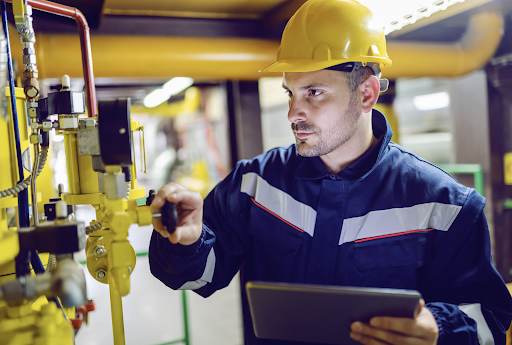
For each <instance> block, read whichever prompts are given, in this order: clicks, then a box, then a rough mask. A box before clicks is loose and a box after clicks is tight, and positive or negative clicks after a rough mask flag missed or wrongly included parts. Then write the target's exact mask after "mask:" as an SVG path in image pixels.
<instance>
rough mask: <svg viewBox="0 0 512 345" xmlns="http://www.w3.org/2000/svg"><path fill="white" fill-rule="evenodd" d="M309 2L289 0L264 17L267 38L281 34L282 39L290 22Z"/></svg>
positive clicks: (264, 29)
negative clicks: (300, 8) (284, 30)
mask: <svg viewBox="0 0 512 345" xmlns="http://www.w3.org/2000/svg"><path fill="white" fill-rule="evenodd" d="M306 1H307V0H288V1H286V2H283V3H282V4H280V5H278V6H277V7H276V8H273V9H272V10H270V11H268V12H267V13H265V14H264V15H263V25H262V27H263V31H264V32H265V33H267V36H274V35H276V34H279V36H278V37H281V33H282V30H283V29H284V27H285V25H286V23H287V22H288V20H289V19H290V18H291V17H292V16H293V14H294V13H295V12H296V11H297V10H298V9H299V7H301V6H302V5H303V4H304V3H305V2H306ZM276 31H278V32H276Z"/></svg>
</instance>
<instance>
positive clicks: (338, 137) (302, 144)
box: [292, 97, 361, 157]
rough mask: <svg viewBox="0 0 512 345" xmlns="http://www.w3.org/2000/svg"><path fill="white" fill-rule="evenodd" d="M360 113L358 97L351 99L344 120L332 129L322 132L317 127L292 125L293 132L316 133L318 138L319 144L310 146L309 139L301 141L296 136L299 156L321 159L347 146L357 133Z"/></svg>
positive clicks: (304, 124) (300, 124)
mask: <svg viewBox="0 0 512 345" xmlns="http://www.w3.org/2000/svg"><path fill="white" fill-rule="evenodd" d="M360 113H361V111H360V110H359V107H358V104H357V99H356V97H350V101H349V105H348V107H347V110H346V111H345V114H344V116H343V120H342V121H339V122H337V123H336V125H335V126H333V127H332V128H328V129H327V130H324V131H322V130H321V129H320V128H318V127H317V126H315V125H308V124H306V123H304V122H299V123H296V124H294V123H292V130H299V131H308V132H314V133H315V134H316V136H317V137H318V141H317V143H315V144H310V143H308V138H306V139H299V138H297V136H295V140H296V142H297V151H298V152H299V155H301V156H303V157H319V156H323V155H326V154H328V153H331V152H332V151H334V150H336V149H337V148H338V147H340V146H342V145H343V144H345V143H346V142H347V141H349V140H350V138H352V136H353V135H354V133H355V132H356V129H357V126H356V124H357V121H358V120H359V115H360Z"/></svg>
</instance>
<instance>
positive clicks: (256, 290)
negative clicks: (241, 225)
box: [246, 281, 421, 345]
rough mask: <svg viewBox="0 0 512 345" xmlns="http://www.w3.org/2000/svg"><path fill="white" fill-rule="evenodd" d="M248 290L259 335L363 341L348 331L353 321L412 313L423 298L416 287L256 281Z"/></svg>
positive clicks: (329, 341)
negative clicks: (369, 286)
mask: <svg viewBox="0 0 512 345" xmlns="http://www.w3.org/2000/svg"><path fill="white" fill-rule="evenodd" d="M246 291H247V298H248V300H249V308H250V311H251V316H252V322H253V327H254V332H255V334H256V336H257V337H258V338H266V339H278V340H289V341H302V342H313V343H322V344H346V345H352V344H359V343H358V342H356V341H354V340H353V339H352V338H350V335H349V334H350V325H351V323H352V322H354V321H362V322H366V323H368V322H369V321H370V319H371V318H372V317H374V316H394V317H408V318H413V317H414V313H415V311H416V308H417V306H418V303H419V300H420V298H421V295H420V293H419V292H418V291H415V290H399V289H377V288H358V287H340V286H325V285H304V284H291V283H270V282H256V281H253V282H248V283H247V284H246Z"/></svg>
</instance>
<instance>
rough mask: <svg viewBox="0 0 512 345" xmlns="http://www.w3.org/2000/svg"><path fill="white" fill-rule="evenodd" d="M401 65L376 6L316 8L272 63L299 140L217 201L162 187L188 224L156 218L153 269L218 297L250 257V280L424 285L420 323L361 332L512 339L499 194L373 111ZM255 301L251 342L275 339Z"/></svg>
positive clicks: (358, 328)
mask: <svg viewBox="0 0 512 345" xmlns="http://www.w3.org/2000/svg"><path fill="white" fill-rule="evenodd" d="M390 64H391V61H390V60H389V58H388V57H387V55H386V47H385V39H384V35H383V33H382V30H381V29H380V28H378V27H375V25H374V21H373V20H372V13H371V12H370V11H369V10H368V9H367V8H366V7H364V6H362V5H360V4H359V3H357V2H356V1H354V0H310V1H308V2H306V3H305V4H304V5H303V6H302V7H301V8H300V9H299V10H298V11H297V13H296V14H295V15H294V16H293V17H292V19H290V21H289V23H288V25H287V27H286V29H285V31H284V33H283V38H282V41H281V47H280V49H279V52H278V55H277V61H276V63H274V64H273V65H271V66H269V67H267V68H266V69H265V70H264V71H281V72H284V74H283V87H284V89H285V90H286V92H287V93H288V95H289V97H290V104H289V105H290V109H289V113H288V118H289V120H290V122H291V126H292V130H293V132H294V134H295V137H296V145H292V146H290V147H288V148H277V149H273V150H270V151H269V152H266V153H264V154H262V155H260V156H258V157H256V158H254V159H251V160H244V161H241V162H239V163H238V164H237V166H236V167H235V169H234V170H233V172H231V174H230V175H229V176H228V177H227V178H226V179H225V180H224V181H222V182H221V183H219V185H218V186H217V187H216V188H215V189H214V190H213V191H212V192H211V193H210V195H209V196H208V197H207V198H206V199H205V200H204V206H203V201H202V200H201V197H200V196H199V194H197V193H194V192H191V191H189V190H187V189H185V188H184V187H182V186H179V185H176V184H168V185H166V186H164V187H163V188H162V189H161V190H159V191H158V194H157V196H156V198H155V200H154V201H153V204H152V205H151V207H152V209H153V211H154V212H157V211H158V210H159V208H160V207H162V206H163V204H164V201H165V200H168V201H170V202H174V203H176V204H177V207H178V210H179V224H178V227H177V229H176V231H175V232H174V233H173V234H169V233H168V232H167V231H166V229H165V227H163V226H162V224H161V223H160V222H158V221H155V222H154V226H155V232H154V233H153V237H152V240H151V245H150V265H151V270H152V272H153V274H154V275H155V276H156V277H157V278H158V279H160V280H161V281H163V282H164V283H165V284H166V285H168V286H169V287H171V288H173V289H194V290H196V292H197V293H199V294H201V295H202V296H205V297H206V296H209V295H210V294H212V293H213V292H215V291H216V290H218V289H221V288H223V287H225V286H227V285H228V284H229V282H230V281H231V279H232V278H233V276H234V275H235V274H236V272H237V271H238V270H239V268H240V266H241V265H242V264H243V265H244V270H243V277H242V281H243V283H244V284H245V283H246V282H247V281H251V280H263V281H279V282H294V283H307V284H324V285H340V286H365V287H382V288H403V289H416V290H419V291H420V292H421V294H422V296H423V298H424V301H421V302H420V305H419V308H418V314H417V316H416V317H415V318H414V319H400V318H389V317H377V318H373V319H372V320H371V321H370V323H369V324H363V323H360V322H355V323H354V324H352V330H351V336H352V337H353V339H355V340H357V341H359V342H361V343H363V344H443V345H444V344H504V342H505V331H506V329H507V328H508V326H509V325H510V321H511V318H512V301H511V298H510V295H509V293H508V291H507V289H506V287H505V285H504V283H503V280H502V279H501V277H500V276H499V275H498V273H497V272H496V270H495V269H494V267H493V265H492V259H491V253H490V243H489V233H488V230H487V224H486V220H485V215H484V213H483V207H484V205H485V199H484V198H483V197H481V196H480V195H478V194H477V193H476V192H475V191H474V190H473V189H470V188H467V187H464V186H462V185H460V184H459V183H457V182H456V181H455V180H454V179H453V178H452V177H450V176H449V175H448V174H446V173H445V172H443V171H442V170H440V169H439V168H437V167H435V166H433V165H432V164H430V163H428V162H426V161H424V160H423V159H421V158H419V157H417V156H415V155H414V154H412V153H410V152H408V151H406V150H404V149H403V148H401V147H400V146H398V145H396V144H394V143H391V142H390V139H391V136H392V133H391V129H390V127H389V125H388V123H387V121H386V119H385V117H384V116H383V115H382V114H381V113H379V112H378V111H375V110H373V106H374V105H375V103H376V102H377V99H378V95H379V91H380V90H381V89H383V88H385V82H383V81H379V79H378V76H380V68H381V67H386V66H389V65H390ZM381 85H382V86H381ZM203 210H204V215H203ZM242 294H243V288H242ZM242 297H243V305H244V325H245V342H246V344H272V343H274V342H272V341H270V340H261V339H256V337H255V336H254V333H253V330H252V323H251V319H250V315H249V313H248V308H247V300H246V297H245V296H244V295H243V296H242ZM425 303H426V304H425ZM278 343H281V342H278Z"/></svg>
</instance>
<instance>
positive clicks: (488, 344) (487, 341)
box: [459, 303, 494, 345]
mask: <svg viewBox="0 0 512 345" xmlns="http://www.w3.org/2000/svg"><path fill="white" fill-rule="evenodd" d="M459 309H460V310H462V311H463V312H464V313H466V315H467V316H469V317H470V318H472V319H473V320H475V322H476V331H477V333H478V342H479V343H480V345H494V337H493V335H492V332H491V330H490V329H489V326H488V325H487V322H485V318H484V315H483V314H482V306H481V305H480V303H475V304H466V305H459Z"/></svg>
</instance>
